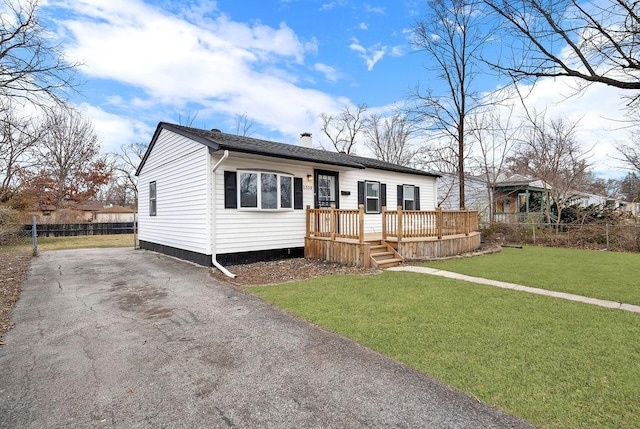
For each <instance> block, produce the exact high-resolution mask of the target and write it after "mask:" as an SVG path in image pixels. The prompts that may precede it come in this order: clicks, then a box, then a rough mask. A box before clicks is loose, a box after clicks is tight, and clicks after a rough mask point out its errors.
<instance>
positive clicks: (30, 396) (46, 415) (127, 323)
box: [0, 249, 530, 428]
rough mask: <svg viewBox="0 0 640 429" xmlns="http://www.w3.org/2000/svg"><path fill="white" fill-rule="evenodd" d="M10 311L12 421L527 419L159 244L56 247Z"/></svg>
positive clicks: (4, 390) (0, 415)
mask: <svg viewBox="0 0 640 429" xmlns="http://www.w3.org/2000/svg"><path fill="white" fill-rule="evenodd" d="M13 320H14V322H15V323H16V326H15V328H14V329H13V330H12V331H10V332H9V334H8V335H7V336H6V337H5V342H6V346H4V347H2V348H0V427H2V428H64V427H74V428H75V427H92V428H93V427H117V428H136V427H149V428H161V427H166V428H174V427H175V428H177V427H189V428H195V427H207V428H218V427H220V428H360V427H371V428H395V427H398V428H525V427H530V426H528V425H527V424H526V423H523V422H521V421H519V420H517V419H515V418H513V417H511V416H509V415H507V414H504V413H502V412H500V411H498V410H496V409H494V408H491V407H489V406H487V405H485V404H483V403H480V402H478V401H477V400H475V399H473V398H470V397H468V396H466V395H464V394H462V393H461V392H458V391H456V390H454V389H451V388H449V387H447V386H445V385H443V384H441V383H439V382H437V381H434V380H432V379H430V378H428V377H426V376H424V375H421V374H419V373H417V372H415V371H413V370H411V369H408V368H407V367H405V366H403V365H401V364H398V363H396V362H394V361H392V360H391V359H387V358H385V357H383V356H381V355H379V354H377V353H375V352H373V351H371V350H369V349H366V348H364V347H362V346H359V345H358V344H356V343H354V342H352V341H349V340H346V339H344V338H342V337H340V336H338V335H334V334H331V333H328V332H325V331H323V330H321V329H319V328H317V327H314V326H312V325H310V324H307V323H305V322H303V321H301V320H299V319H296V318H294V317H291V316H289V315H287V314H286V313H284V312H283V311H281V310H279V309H277V308H274V307H272V306H271V305H269V304H267V303H265V302H263V301H261V300H260V299H258V298H256V297H254V296H252V295H250V294H248V293H245V292H243V291H241V290H237V289H235V288H233V287H230V286H228V285H225V284H221V283H219V282H216V281H215V280H214V279H212V278H211V277H210V276H209V275H208V271H207V270H206V269H205V268H202V267H196V266H194V265H191V264H189V263H186V262H182V261H178V260H174V259H172V258H169V257H165V256H162V255H158V254H155V253H152V252H146V251H141V250H138V251H135V250H133V249H81V250H69V251H55V252H45V253H43V254H42V255H41V256H40V257H38V258H37V259H34V262H33V264H32V267H31V271H30V273H29V276H28V279H27V282H26V284H25V288H24V292H23V294H22V297H21V298H20V301H19V302H18V305H17V307H16V309H15V311H14V313H13Z"/></svg>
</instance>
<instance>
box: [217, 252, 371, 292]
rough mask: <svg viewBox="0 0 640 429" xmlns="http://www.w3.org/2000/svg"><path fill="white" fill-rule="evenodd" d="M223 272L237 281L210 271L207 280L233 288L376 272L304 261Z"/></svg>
mask: <svg viewBox="0 0 640 429" xmlns="http://www.w3.org/2000/svg"><path fill="white" fill-rule="evenodd" d="M225 268H226V269H228V270H229V271H231V272H232V273H233V274H236V275H237V277H236V278H235V279H231V278H229V277H227V276H225V275H224V274H222V273H221V272H220V271H218V270H217V269H215V268H212V269H211V276H212V277H214V278H215V279H217V280H220V281H224V282H227V283H231V284H233V285H236V286H257V285H274V284H280V283H286V282H292V281H298V280H304V279H308V278H313V277H320V276H326V275H328V274H376V273H379V272H380V271H378V270H376V269H373V268H360V267H347V266H345V265H342V264H336V263H331V262H324V261H319V260H315V259H304V258H291V259H282V260H278V261H268V262H255V263H253V264H240V265H227V266H226V267H225Z"/></svg>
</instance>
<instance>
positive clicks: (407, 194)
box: [402, 185, 416, 210]
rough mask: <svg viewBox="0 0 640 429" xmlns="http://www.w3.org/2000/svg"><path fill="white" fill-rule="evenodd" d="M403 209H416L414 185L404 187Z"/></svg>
mask: <svg viewBox="0 0 640 429" xmlns="http://www.w3.org/2000/svg"><path fill="white" fill-rule="evenodd" d="M402 208H403V210H415V209H416V188H415V186H413V185H404V186H403V187H402Z"/></svg>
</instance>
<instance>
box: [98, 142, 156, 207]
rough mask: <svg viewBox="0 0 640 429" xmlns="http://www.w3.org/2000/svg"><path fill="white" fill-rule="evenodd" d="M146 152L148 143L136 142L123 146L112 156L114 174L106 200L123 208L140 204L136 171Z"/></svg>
mask: <svg viewBox="0 0 640 429" xmlns="http://www.w3.org/2000/svg"><path fill="white" fill-rule="evenodd" d="M146 150H147V144H146V143H141V142H134V143H126V144H123V145H121V146H120V149H119V150H118V151H117V152H114V153H111V154H110V158H111V165H112V171H113V174H112V176H111V180H110V183H109V187H108V189H107V191H106V192H105V194H106V195H105V196H106V198H105V200H113V201H115V202H117V203H118V204H120V205H123V206H126V205H129V204H134V205H137V204H138V178H137V177H136V170H137V169H138V165H140V162H141V161H142V157H143V156H144V154H145V152H146Z"/></svg>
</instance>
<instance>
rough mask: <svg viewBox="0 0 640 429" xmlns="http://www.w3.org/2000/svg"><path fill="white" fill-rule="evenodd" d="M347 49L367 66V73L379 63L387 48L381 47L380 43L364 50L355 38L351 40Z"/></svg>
mask: <svg viewBox="0 0 640 429" xmlns="http://www.w3.org/2000/svg"><path fill="white" fill-rule="evenodd" d="M349 49H351V50H352V51H355V52H358V54H360V57H361V58H362V59H363V60H364V61H365V63H366V64H367V70H369V71H371V70H373V67H374V66H375V65H376V63H377V62H378V61H380V60H381V59H382V58H383V57H384V55H385V53H386V52H387V47H386V46H383V45H382V44H380V43H376V44H375V45H373V46H370V47H368V48H365V47H364V46H362V45H361V44H360V42H359V41H358V39H356V38H352V39H351V44H350V45H349Z"/></svg>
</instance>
